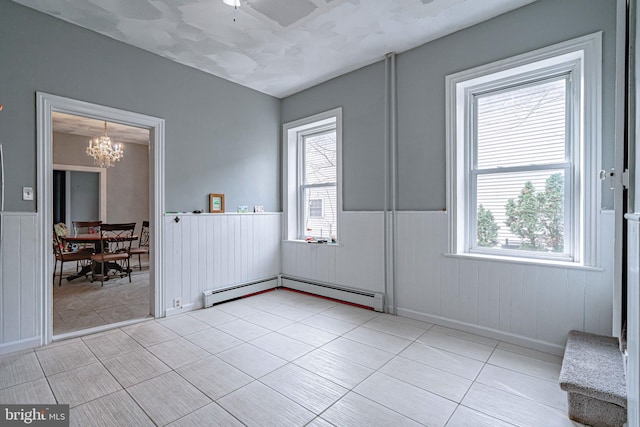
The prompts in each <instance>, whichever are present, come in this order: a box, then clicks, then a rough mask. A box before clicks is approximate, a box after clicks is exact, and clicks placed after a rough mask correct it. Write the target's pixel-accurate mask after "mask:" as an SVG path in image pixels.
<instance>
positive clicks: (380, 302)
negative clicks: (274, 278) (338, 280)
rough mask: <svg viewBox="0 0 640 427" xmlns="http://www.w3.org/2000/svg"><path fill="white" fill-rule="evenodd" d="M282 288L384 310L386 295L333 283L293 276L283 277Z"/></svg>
mask: <svg viewBox="0 0 640 427" xmlns="http://www.w3.org/2000/svg"><path fill="white" fill-rule="evenodd" d="M280 283H281V286H284V287H285V288H291V289H295V290H298V291H302V292H308V293H310V294H315V295H321V296H323V297H327V298H333V299H337V300H340V301H346V302H350V303H353V304H358V305H362V306H365V307H371V308H373V309H374V310H375V311H380V312H382V311H383V309H384V295H383V294H381V293H376V292H370V291H362V290H359V289H351V288H345V287H343V286H338V285H333V284H331V283H321V282H316V281H312V280H309V279H303V278H299V277H293V276H284V275H283V276H281V281H280Z"/></svg>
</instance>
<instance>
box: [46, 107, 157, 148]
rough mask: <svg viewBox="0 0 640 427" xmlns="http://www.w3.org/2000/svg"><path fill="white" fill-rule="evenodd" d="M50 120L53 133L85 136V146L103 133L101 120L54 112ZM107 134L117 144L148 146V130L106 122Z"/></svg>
mask: <svg viewBox="0 0 640 427" xmlns="http://www.w3.org/2000/svg"><path fill="white" fill-rule="evenodd" d="M51 120H52V122H53V131H54V132H60V133H68V134H71V135H80V136H86V137H87V144H89V139H90V138H95V137H98V136H102V134H103V133H104V121H102V120H95V119H90V118H88V117H82V116H74V115H71V114H64V113H58V112H56V111H54V112H53V113H51ZM107 134H108V135H109V137H111V141H113V142H114V143H118V144H121V143H126V142H132V143H136V144H149V130H147V129H140V128H136V127H133V126H126V125H121V124H119V123H111V122H107Z"/></svg>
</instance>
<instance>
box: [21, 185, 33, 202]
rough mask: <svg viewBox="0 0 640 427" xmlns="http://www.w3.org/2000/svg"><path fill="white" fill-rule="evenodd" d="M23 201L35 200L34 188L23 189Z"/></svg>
mask: <svg viewBox="0 0 640 427" xmlns="http://www.w3.org/2000/svg"><path fill="white" fill-rule="evenodd" d="M22 200H33V187H22Z"/></svg>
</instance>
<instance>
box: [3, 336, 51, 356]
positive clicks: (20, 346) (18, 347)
mask: <svg viewBox="0 0 640 427" xmlns="http://www.w3.org/2000/svg"><path fill="white" fill-rule="evenodd" d="M40 345H41V342H40V337H33V338H28V339H26V340H20V341H11V342H9V343H7V344H0V354H7V353H14V352H16V351H22V350H30V349H32V348H35V347H40Z"/></svg>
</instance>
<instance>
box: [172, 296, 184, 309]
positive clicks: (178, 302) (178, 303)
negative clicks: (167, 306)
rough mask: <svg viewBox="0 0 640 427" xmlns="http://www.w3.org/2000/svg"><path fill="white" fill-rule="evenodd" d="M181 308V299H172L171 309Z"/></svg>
mask: <svg viewBox="0 0 640 427" xmlns="http://www.w3.org/2000/svg"><path fill="white" fill-rule="evenodd" d="M181 307H182V298H174V299H173V308H181Z"/></svg>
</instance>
